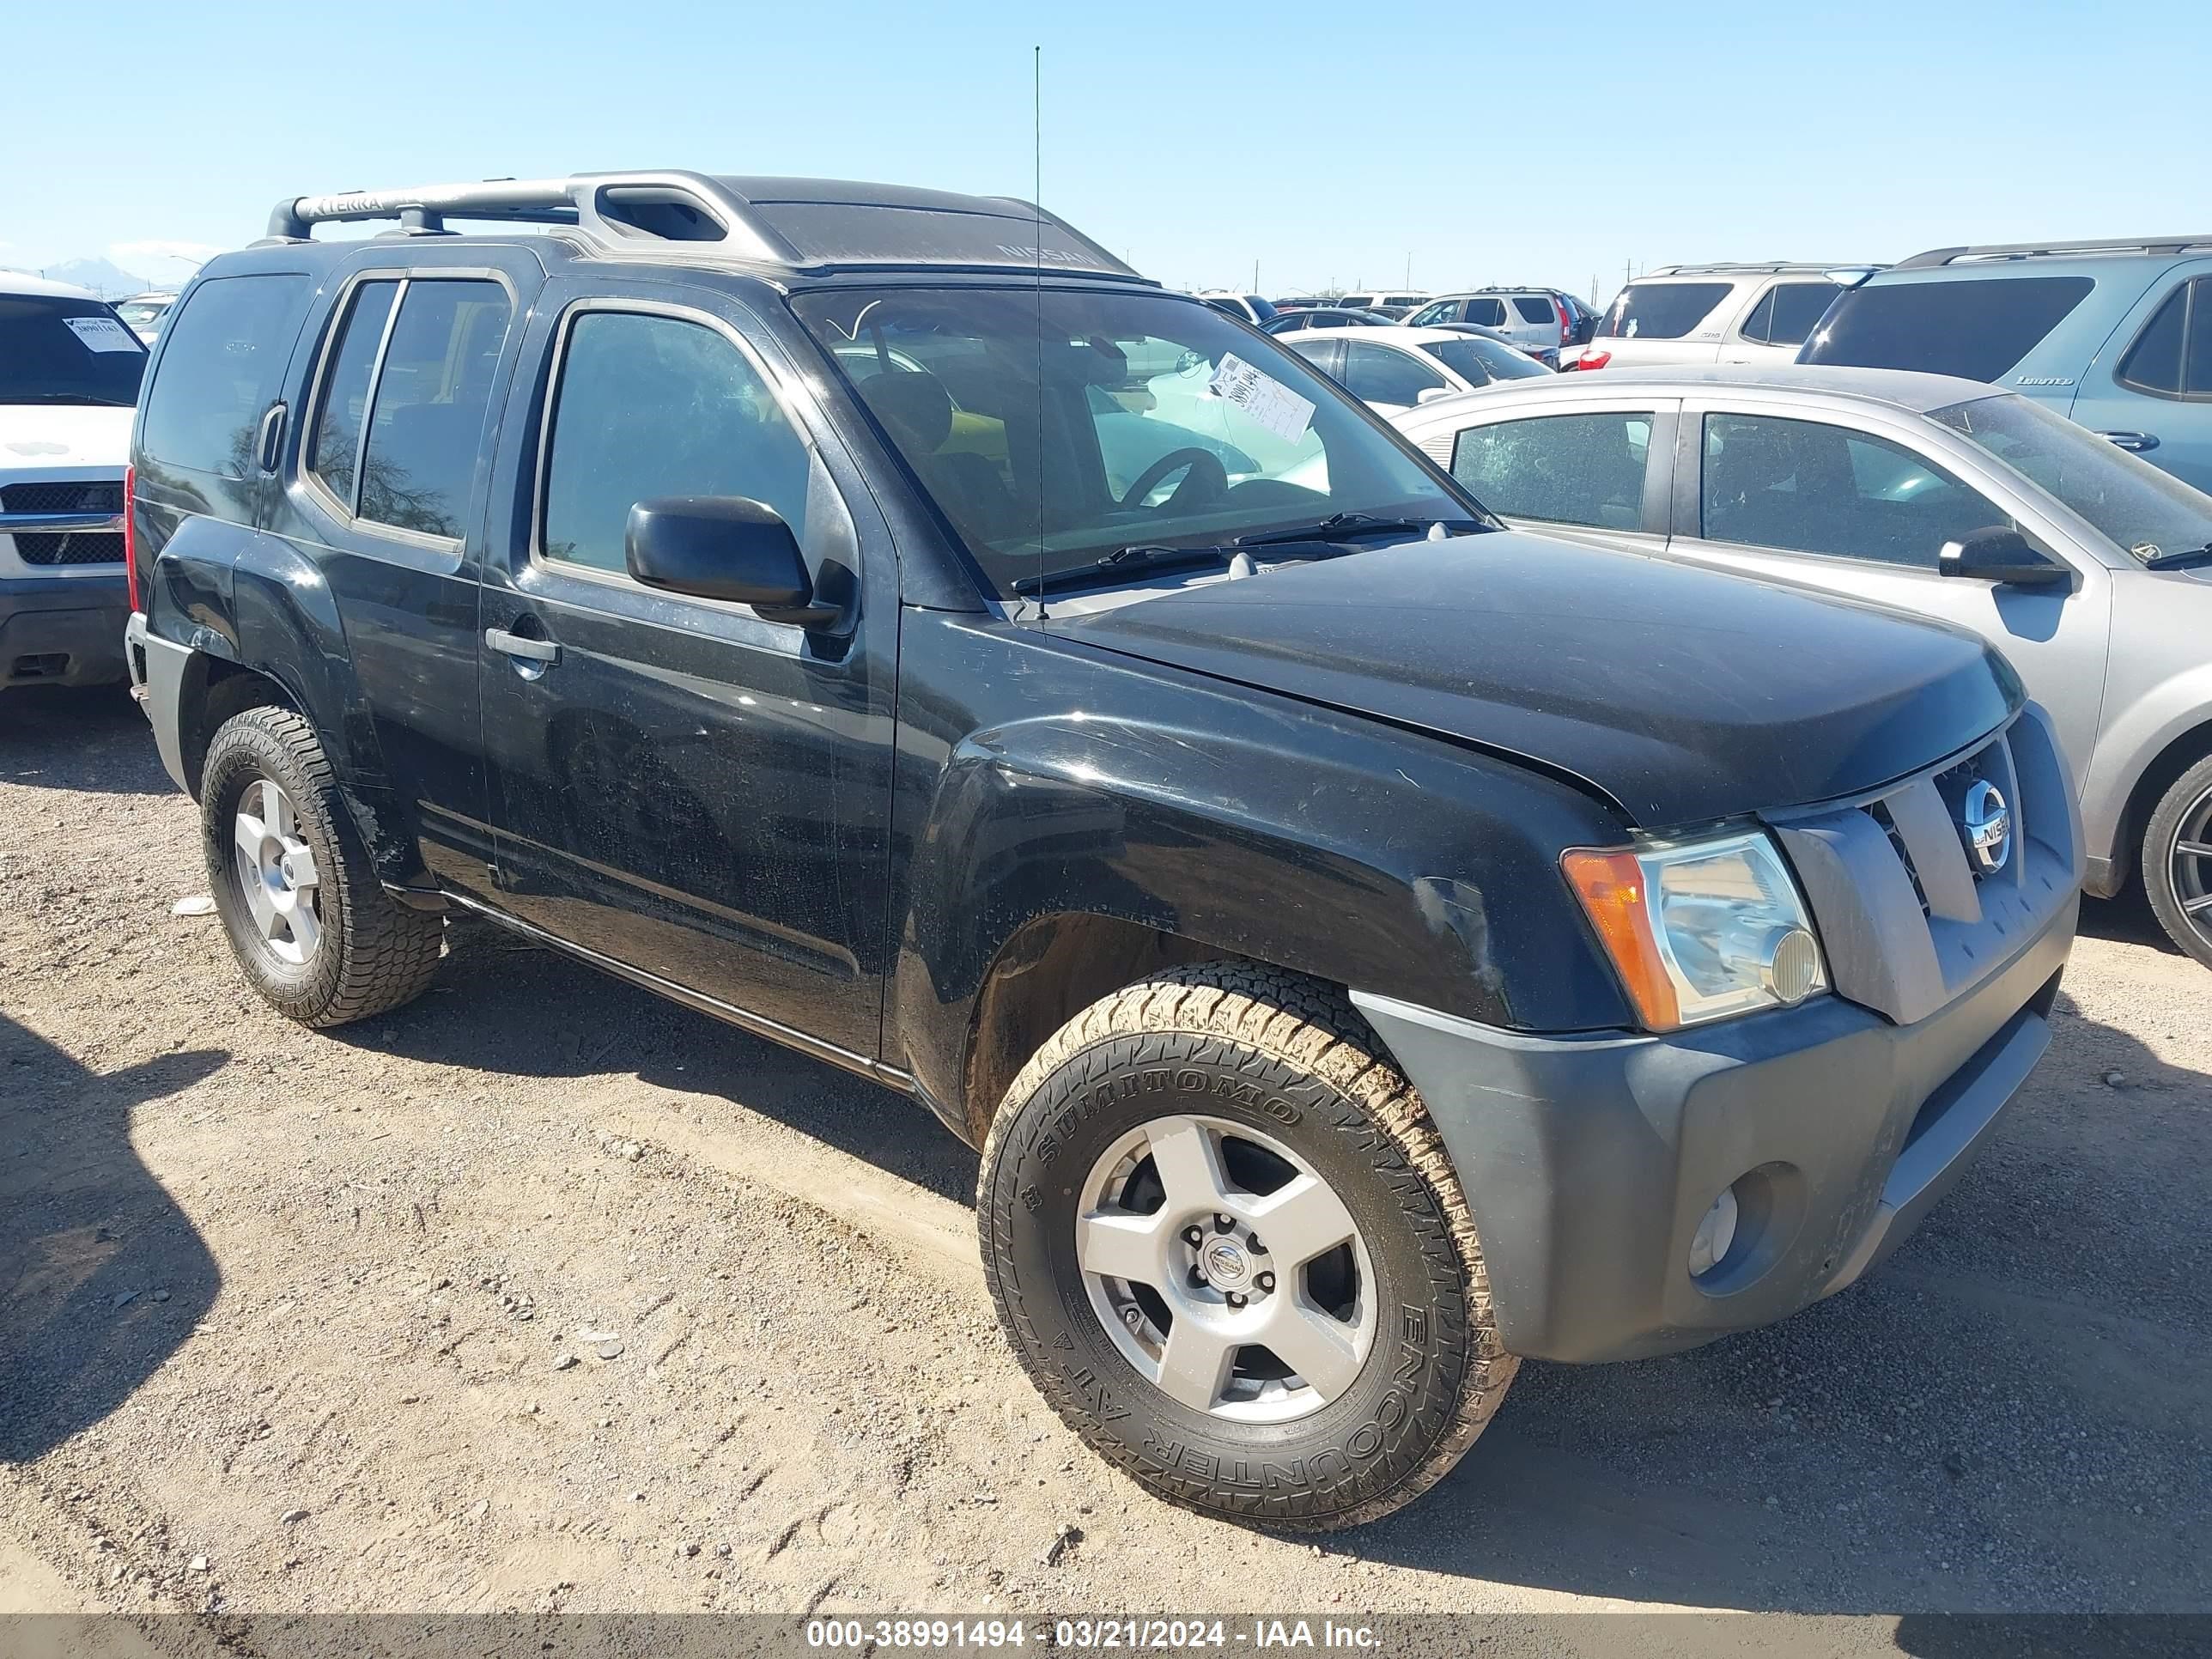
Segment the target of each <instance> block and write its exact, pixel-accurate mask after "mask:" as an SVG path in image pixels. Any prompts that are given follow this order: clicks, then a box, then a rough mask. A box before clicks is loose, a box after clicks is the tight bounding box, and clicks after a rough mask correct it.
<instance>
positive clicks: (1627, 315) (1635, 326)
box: [1598, 283, 1734, 340]
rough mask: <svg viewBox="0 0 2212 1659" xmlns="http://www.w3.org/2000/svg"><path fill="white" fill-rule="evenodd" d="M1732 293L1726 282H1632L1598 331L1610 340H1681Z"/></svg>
mask: <svg viewBox="0 0 2212 1659" xmlns="http://www.w3.org/2000/svg"><path fill="white" fill-rule="evenodd" d="M1732 292H1734V289H1733V287H1732V285H1731V284H1729V283H1630V284H1629V285H1628V286H1627V287H1626V288H1625V289H1621V290H1620V294H1619V295H1616V296H1615V297H1614V299H1613V308H1612V309H1611V310H1609V311H1607V313H1605V321H1604V323H1603V324H1601V325H1600V326H1599V329H1598V333H1599V334H1601V336H1603V337H1605V338H1607V339H1608V340H1679V339H1680V338H1681V337H1683V336H1685V335H1686V334H1687V333H1689V332H1690V331H1692V329H1694V328H1696V327H1697V326H1698V325H1699V324H1700V323H1702V322H1704V321H1705V319H1706V318H1708V317H1710V316H1711V315H1712V311H1713V307H1715V306H1717V305H1718V304H1719V303H1720V302H1721V301H1723V300H1725V299H1726V298H1728V296H1729V294H1731V293H1732Z"/></svg>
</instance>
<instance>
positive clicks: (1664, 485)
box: [1391, 365, 2212, 967]
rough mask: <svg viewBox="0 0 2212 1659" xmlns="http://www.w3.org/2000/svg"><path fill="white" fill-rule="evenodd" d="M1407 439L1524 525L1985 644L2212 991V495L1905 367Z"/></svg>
mask: <svg viewBox="0 0 2212 1659" xmlns="http://www.w3.org/2000/svg"><path fill="white" fill-rule="evenodd" d="M1391 419H1392V422H1393V424H1395V425H1396V426H1397V427H1398V428H1400V429H1401V431H1403V432H1404V433H1405V434H1406V435H1407V437H1408V438H1409V439H1411V440H1412V441H1413V442H1414V443H1415V444H1417V445H1419V447H1420V448H1421V449H1422V450H1423V451H1425V453H1427V454H1428V455H1429V456H1430V458H1431V459H1433V460H1435V461H1436V462H1437V464H1438V465H1443V466H1445V467H1448V468H1449V469H1450V471H1451V473H1452V476H1453V477H1455V478H1457V479H1458V480H1459V481H1460V483H1462V484H1464V485H1466V486H1467V488H1468V489H1470V490H1472V491H1473V492H1474V495H1476V497H1477V498H1478V499H1479V500H1480V501H1482V502H1483V504H1484V505H1485V506H1486V507H1489V508H1490V509H1491V510H1492V512H1495V513H1500V514H1502V515H1503V516H1504V519H1505V520H1506V521H1507V522H1508V523H1509V524H1513V525H1516V526H1521V527H1525V528H1531V529H1541V530H1544V531H1547V532H1550V533H1552V534H1555V535H1559V536H1561V537H1564V538H1571V539H1574V540H1578V541H1595V542H1597V543H1599V544H1601V545H1604V546H1608V547H1614V548H1620V549H1625V550H1633V551H1637V552H1641V553H1645V554H1649V555H1656V556H1661V557H1664V558H1668V559H1672V560H1677V561H1679V562H1683V563H1686V564H1694V565H1702V566H1705V567H1706V568H1715V569H1721V570H1728V571H1733V572H1735V573H1737V574H1743V575H1749V576H1756V577H1759V578H1762V579H1764V580H1769V581H1779V582H1784V583H1787V584H1789V585H1790V586H1796V587H1806V588H1813V589H1816V590H1818V591H1820V592H1827V593H1832V594H1836V595H1839V596H1842V597H1844V598H1847V599H1859V600H1863V601H1867V602H1869V603H1872V604H1876V605H1886V606H1888V607H1890V608H1892V609H1893V610H1897V611H1904V612H1905V613H1907V614H1909V615H1911V616H1914V617H1926V618H1932V619H1935V620H1936V621H1940V622H1948V623H1953V624H1954V625H1955V626H1958V627H1961V628H1966V629H1972V631H1973V632H1975V633H1977V634H1979V635H1982V636H1983V637H1984V639H1986V640H1988V641H1990V643H1991V644H1992V645H1994V646H1996V647H1998V649H2000V650H2001V651H2002V652H2003V653H2004V654H2005V656H2006V657H2007V658H2008V659H2010V661H2011V663H2012V665H2013V666H2014V667H2015V669H2017V670H2018V671H2019V673H2020V677H2021V679H2022V680H2023V681H2025V682H2026V683H2027V690H2028V695H2029V696H2032V697H2033V698H2034V699H2035V700H2036V701H2037V702H2039V703H2040V704H2041V705H2042V706H2043V707H2044V708H2046V709H2048V710H2049V711H2050V713H2051V717H2052V719H2053V720H2055V721H2056V722H2057V730H2058V737H2059V741H2060V744H2061V746H2062V747H2063V750H2064V751H2065V755H2066V759H2067V761H2068V763H2069V765H2070V767H2071V769H2072V772H2073V776H2074V781H2075V786H2076V787H2077V788H2078V789H2079V791H2080V793H2081V814H2082V817H2083V820H2084V823H2083V829H2084V831H2085V832H2086V833H2085V835H2084V837H2083V839H2084V841H2085V842H2086V845H2087V852H2088V866H2089V873H2088V882H2087V888H2088V890H2089V891H2090V892H2091V893H2092V894H2094V895H2096V896H2099V897H2110V896H2112V895H2113V894H2115V893H2117V892H2118V891H2119V890H2121V889H2122V888H2123V887H2124V886H2126V885H2127V884H2129V882H2130V880H2131V879H2136V878H2140V880H2141V882H2142V886H2143V889H2144V890H2145V892H2146V893H2147V895H2148V897H2149V899H2150V903H2151V908H2152V909H2153V910H2154V911H2155V912H2156V913H2157V915H2158V919H2159V921H2160V924H2161V925H2163V926H2164V927H2165V928H2166V933H2168V934H2169V935H2170V936H2171V937H2172V939H2173V942H2174V943H2175V944H2176V945H2179V946H2180V947H2181V948H2182V949H2183V950H2184V951H2187V952H2188V953H2189V954H2190V955H2191V956H2192V957H2196V959H2197V961H2199V962H2201V963H2204V964H2205V965H2206V966H2207V967H2212V654H2208V653H2207V651H2206V649H2205V641H2207V640H2212V495H2204V494H2203V493H2202V492H2200V491H2198V490H2196V489H2191V488H2190V487H2189V486H2188V485H2187V484H2185V483H2182V482H2181V481H2180V480H2179V479H2178V478H2175V477H2171V476H2169V475H2168V474H2166V473H2164V472H2161V471H2159V470H2158V469H2157V468H2155V467H2154V466H2152V465H2149V464H2148V462H2146V461H2143V460H2141V459H2137V458H2136V456H2134V455H2131V454H2128V453H2124V451H2122V450H2120V449H2118V448H2116V447H2114V446H2112V444H2109V443H2107V442H2106V441H2104V440H2103V439H2101V438H2100V437H2098V436H2097V435H2095V434H2094V433H2092V432H2090V431H2089V430H2087V428H2083V427H2081V426H2077V425H2075V423H2074V422H2071V421H2069V420H2067V419H2065V418H2064V417H2063V416H2059V415H2057V414H2054V413H2053V412H2052V411H2051V410H2050V408H2049V407H2048V406H2046V405H2045V404H2039V403H2034V402H2031V401H2030V400H2029V399H2027V398H2023V397H2021V396H2019V395H2018V394H2016V393H2014V392H2005V391H2002V390H2001V389H1999V388H1997V387H1994V386H1987V385H1984V384H1983V383H1981V382H1978V381H1974V380H1959V379H1954V378H1953V377H1951V376H1949V375H1942V374H1915V373H1911V372H1908V371H1905V370H1899V369H1872V368H1801V367H1796V366H1794V365H1784V366H1783V367H1780V368H1766V367H1765V366H1760V367H1759V368H1723V367H1719V366H1714V367H1711V368H1673V369H1668V368H1653V369H1638V368H1630V369H1622V370H1620V371H1617V372H1614V373H1612V374H1550V375H1546V376H1543V377H1542V378H1541V379H1537V380H1522V381H1516V382H1515V383H1514V384H1512V385H1510V386H1491V387H1489V388H1487V389H1486V390H1483V391H1480V392H1468V393H1466V394H1464V395H1462V396H1459V397H1452V398H1440V399H1437V400H1436V401H1433V402H1431V403H1429V404H1424V405H1422V406H1421V407H1419V408H1417V409H1413V410H1407V411H1405V412H1404V413H1402V414H1398V415H1394V416H1392V417H1391ZM1904 693H1905V688H1904V687H1902V686H1900V687H1899V695H1900V696H1901V695H1904ZM1999 787H2000V788H2002V785H2000V786H1999ZM1954 805H1958V803H1954ZM1900 828H1901V829H1902V830H1903V831H1905V832H1906V833H1911V826H1910V825H1905V826H1900ZM1920 898H1921V902H1922V903H1923V907H1930V908H1932V911H1933V913H1934V914H1936V915H1948V914H1949V909H1948V908H1947V907H1950V906H1953V905H1954V904H1959V905H1963V903H1964V902H1965V898H1966V895H1965V894H1964V893H1963V892H1951V891H1949V890H1945V889H1943V887H1942V884H1940V883H1937V884H1928V883H1926V882H1925V881H1923V890H1922V892H1921V895H1920Z"/></svg>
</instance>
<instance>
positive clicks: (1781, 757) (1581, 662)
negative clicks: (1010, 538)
mask: <svg viewBox="0 0 2212 1659" xmlns="http://www.w3.org/2000/svg"><path fill="white" fill-rule="evenodd" d="M1050 625H1051V627H1052V629H1053V630H1054V632H1055V633H1061V634H1065V635H1067V636H1069V637H1071V638H1073V639H1077V640H1082V641H1088V642H1090V643H1091V644H1093V645H1096V646H1099V647H1104V648H1106V649H1108V650H1111V651H1116V652H1121V653H1127V654H1128V655H1131V656H1136V657H1143V658H1146V659H1151V660H1152V661H1155V662H1160V663H1167V664H1172V665H1176V666H1178V667H1182V668H1186V669H1190V670H1193V671H1196V672H1199V673H1202V674H1208V675H1212V676H1216V677H1218V678H1222V679H1226V680H1235V681H1237V682H1239V683H1242V684H1247V685H1251V686H1255V687H1258V688H1261V689H1263V690H1270V691H1277V692H1281V693H1283V694H1285V695H1287V696H1294V697H1298V698H1301V699H1304V700H1305V701H1308V702H1318V703H1326V704H1329V705H1331V706H1333V707H1334V708H1341V709H1346V710H1348V711H1351V712H1352V713H1356V714H1368V715H1372V716H1375V717H1376V718H1379V719H1383V720H1390V721H1393V722H1395V723H1397V724H1400V725H1402V726H1413V727H1416V728H1419V729H1420V730H1423V731H1427V732H1435V733H1437V734H1438V735H1440V736H1444V737H1449V738H1457V739H1460V740H1462V741H1463V742H1467V743H1471V744H1476V745H1479V746H1480V747H1482V748H1484V749H1487V750H1492V751H1494V752H1497V753H1499V754H1503V755H1506V756H1510V757H1514V758H1516V759H1520V760H1525V761H1528V762H1531V763H1535V764H1537V765H1539V766H1541V767H1544V768H1546V769H1550V770H1553V771H1555V772H1563V773H1565V774H1568V775H1571V776H1572V777H1574V778H1576V779H1577V780H1578V781H1581V782H1582V783H1583V785H1584V786H1585V787H1589V788H1590V789H1592V790H1594V791H1595V792H1597V793H1601V794H1602V795H1604V796H1606V797H1607V798H1609V799H1611V800H1612V801H1613V803H1615V804H1616V805H1618V806H1619V807H1620V809H1621V810H1622V811H1624V812H1626V814H1627V816H1628V817H1629V819H1630V821H1631V822H1632V823H1636V824H1639V825H1641V826H1644V827H1645V828H1648V829H1663V828H1668V827H1671V826H1674V825H1687V824H1692V823H1701V822H1704V821H1706V820H1709V819H1714V818H1725V817H1737V816H1740V815H1746V814H1750V813H1755V812H1759V811H1775V810H1779V809H1782V808H1786V807H1792V806H1798V805H1807V804H1809V803H1812V802H1815V801H1822V800H1828V799H1834V798H1836V797H1838V796H1841V795H1849V794H1854V793H1858V792H1860V791H1863V790H1871V789H1873V788H1875V787H1877V786H1879V785H1881V784H1885V783H1887V782H1889V781H1892V780H1893V779H1895V778H1898V777H1901V776H1903V775H1905V774H1906V773H1909V772H1913V771H1917V770H1918V769H1920V768H1922V767H1924V766H1927V765H1929V764H1930V763H1933V762H1935V761H1937V760H1940V759H1942V757H1944V756H1946V755H1948V754H1950V753H1952V752H1954V750H1960V749H1963V748H1965V747H1966V745H1967V744H1970V743H1972V742H1973V741H1974V740H1975V739H1976V738H1979V737H1981V736H1983V735H1984V734H1985V733H1987V732H1990V731H1991V730H1993V729H1994V728H1995V727H1996V726H1999V725H2001V724H2002V722H2003V721H2004V720H2006V719H2007V718H2008V715H2009V714H2011V713H2012V711H2013V710H2014V709H2015V708H2017V707H2018V706H2019V703H2020V702H2021V696H2022V693H2021V687H2020V682H2019V679H2018V678H2017V677H2016V676H2015V674H2014V673H2013V671H2012V670H2011V669H2010V668H2009V667H2008V665H2006V664H2005V663H2004V662H2003V660H2002V659H2001V658H1999V657H1997V656H1996V654H1995V653H1992V652H1990V650H1989V649H1988V648H1987V647H1985V646H1984V644H1983V643H1982V642H1981V641H1979V640H1978V639H1975V638H1973V637H1972V636H1970V635H1966V634H1963V633H1960V632H1957V631H1954V630H1953V629H1948V628H1941V627H1936V626H1935V625H1932V624H1929V623H1920V622H1916V621H1912V620H1910V619H1908V618H1905V617H1900V616H1898V615H1895V614H1893V613H1891V612H1888V611H1878V610H1875V609H1872V608H1870V607H1864V606H1860V605H1852V604H1849V603H1846V602H1843V601H1839V600H1835V599H1820V598H1815V597H1814V596H1812V595H1810V594H1807V593H1803V592H1797V591H1796V590H1794V589H1790V588H1784V587H1777V586H1767V585H1765V584H1763V583H1759V582H1755V581H1752V580H1747V579H1745V578H1741V577H1736V576H1729V575H1723V574H1720V573H1718V572H1714V571H1706V570H1700V569H1697V568H1693V567H1692V566H1688V565H1680V564H1670V563H1668V562H1664V561H1662V560H1657V559H1650V558H1645V557H1642V556H1638V555H1635V554H1631V553H1620V552H1609V551H1606V550H1601V549H1598V548H1593V547H1584V546H1581V545H1579V544H1574V543H1569V542H1563V541H1553V540H1551V539H1549V538H1544V537H1541V536H1533V535H1526V534H1522V533H1519V532H1510V531H1508V532H1491V533H1487V534H1484V535H1478V536H1466V537H1457V538H1453V539H1452V540H1450V541H1449V542H1441V543H1438V542H1414V543H1408V544H1403V545H1401V546H1395V547H1387V548H1377V549H1374V550H1370V551H1367V552H1364V553H1357V554H1351V555H1347V556H1343V557H1340V558H1335V559H1328V560H1323V561H1321V562H1316V563H1312V564H1306V565H1294V566H1289V567H1285V568H1280V569H1277V570H1273V571H1269V572H1267V573H1264V574H1261V575H1257V576H1251V577H1246V578H1243V579H1242V580H1233V581H1220V582H1213V583H1210V584H1207V585H1206V586H1198V587H1193V588H1187V589H1184V590H1182V591H1179V592H1173V593H1168V594H1164V595H1162V596H1160V597H1159V598H1157V599H1146V600H1141V601H1139V602H1137V603H1135V604H1132V605H1123V606H1121V607H1120V608H1118V609H1115V610H1110V611H1097V612H1093V613H1091V614H1088V615H1085V616H1081V617H1070V618H1066V619H1064V620H1063V619H1058V618H1055V619H1054V621H1053V623H1051V624H1050Z"/></svg>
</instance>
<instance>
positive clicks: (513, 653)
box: [484, 628, 561, 668]
mask: <svg viewBox="0 0 2212 1659" xmlns="http://www.w3.org/2000/svg"><path fill="white" fill-rule="evenodd" d="M484 643H485V644H486V645H488V646H489V647H491V648H492V649H493V650H495V651H496V652H498V653H500V654H501V655H502V656H507V657H520V658H521V659H524V660H525V661H527V662H536V663H544V665H546V666H547V667H549V668H550V667H551V666H552V665H554V664H555V663H556V662H558V661H560V660H561V647H559V646H557V645H556V644H555V643H554V642H553V641H551V640H532V639H526V638H525V637H524V636H523V635H520V634H510V633H508V632H507V630H506V629H504V628H487V629H484Z"/></svg>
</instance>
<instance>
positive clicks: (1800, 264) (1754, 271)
mask: <svg viewBox="0 0 2212 1659" xmlns="http://www.w3.org/2000/svg"><path fill="white" fill-rule="evenodd" d="M1846 263H1848V262H1847V261H1844V260H1839V259H1827V260H1821V259H1711V260H1707V261H1705V263H1703V264H1687V265H1658V266H1656V267H1654V268H1653V269H1652V270H1639V271H1638V272H1637V273H1636V275H1635V276H1634V277H1632V278H1631V280H1632V281H1634V282H1641V281H1643V280H1644V277H1646V276H1771V275H1773V274H1775V273H1777V272H1779V271H1784V270H1835V269H1836V268H1837V267H1838V265H1841V264H1846ZM1852 268H1853V269H1854V270H1856V269H1857V267H1856V266H1853V267H1852Z"/></svg>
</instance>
